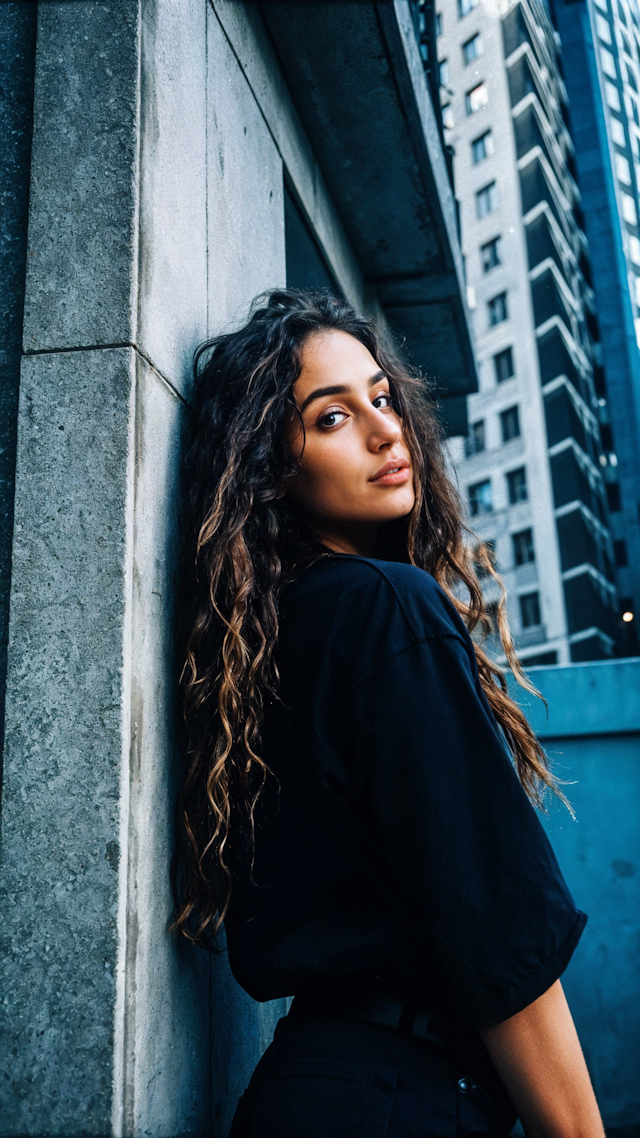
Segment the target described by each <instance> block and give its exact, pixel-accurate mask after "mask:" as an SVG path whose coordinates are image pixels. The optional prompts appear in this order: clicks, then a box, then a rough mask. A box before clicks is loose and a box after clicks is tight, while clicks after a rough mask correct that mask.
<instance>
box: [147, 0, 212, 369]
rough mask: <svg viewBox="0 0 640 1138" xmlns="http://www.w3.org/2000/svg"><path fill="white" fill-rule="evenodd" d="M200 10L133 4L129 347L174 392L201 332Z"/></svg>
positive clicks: (200, 4)
mask: <svg viewBox="0 0 640 1138" xmlns="http://www.w3.org/2000/svg"><path fill="white" fill-rule="evenodd" d="M206 11H207V4H206V2H205V0H146V2H145V3H144V4H142V23H141V29H142V35H141V59H142V66H141V95H140V205H139V211H140V233H139V274H140V279H139V285H138V300H137V304H138V320H137V324H138V332H137V344H138V346H139V347H140V348H141V349H142V351H143V352H144V353H145V355H147V356H148V357H149V358H150V359H152V360H153V363H154V365H155V366H156V367H157V368H158V369H159V370H160V371H161V372H162V373H163V374H164V375H166V376H168V377H169V378H170V379H171V382H172V383H173V384H174V385H175V386H176V387H178V389H179V390H181V391H182V390H184V389H185V388H184V385H185V383H186V382H187V381H188V378H189V375H190V370H191V368H190V365H191V354H192V352H193V348H194V345H195V344H196V343H197V342H198V340H200V339H203V338H204V337H205V335H206V332H207V195H206V151H207V140H206V128H207V124H206V98H207V58H206V52H207V44H206Z"/></svg>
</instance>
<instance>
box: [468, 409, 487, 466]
mask: <svg viewBox="0 0 640 1138" xmlns="http://www.w3.org/2000/svg"><path fill="white" fill-rule="evenodd" d="M485 446H486V441H485V434H484V419H479V420H478V422H477V423H472V424H471V427H470V428H469V434H468V435H467V437H466V439H465V441H464V450H465V454H466V456H467V458H470V457H471V455H472V454H481V452H482V451H483V450H484V449H485Z"/></svg>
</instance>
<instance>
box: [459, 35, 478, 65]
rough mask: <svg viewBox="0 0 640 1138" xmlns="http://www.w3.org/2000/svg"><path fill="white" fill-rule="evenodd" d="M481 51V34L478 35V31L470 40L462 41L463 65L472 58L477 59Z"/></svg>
mask: <svg viewBox="0 0 640 1138" xmlns="http://www.w3.org/2000/svg"><path fill="white" fill-rule="evenodd" d="M482 52H483V46H482V36H481V35H480V32H478V34H477V35H476V36H472V37H471V39H470V40H467V42H466V43H463V45H462V58H463V60H464V64H465V67H466V65H467V64H468V63H471V62H472V61H473V60H474V59H479V57H480V56H481V55H482Z"/></svg>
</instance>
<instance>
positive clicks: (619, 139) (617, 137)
mask: <svg viewBox="0 0 640 1138" xmlns="http://www.w3.org/2000/svg"><path fill="white" fill-rule="evenodd" d="M609 122H610V123H611V137H612V139H613V141H614V142H615V144H616V146H622V147H626V145H627V140H626V138H625V135H624V127H623V125H622V123H621V122H620V119H617V118H615V116H614V115H611V117H610V119H609Z"/></svg>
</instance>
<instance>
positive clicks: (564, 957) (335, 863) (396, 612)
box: [225, 555, 586, 1030]
mask: <svg viewBox="0 0 640 1138" xmlns="http://www.w3.org/2000/svg"><path fill="white" fill-rule="evenodd" d="M277 660H278V666H279V669H280V675H281V688H280V697H281V702H277V701H276V702H274V703H273V704H272V705H271V706H270V707H269V709H268V712H267V716H266V722H265V728H264V746H263V754H264V758H265V760H266V762H267V764H268V766H269V767H270V769H271V771H272V772H273V775H274V776H275V777H274V778H271V779H269V781H268V783H267V787H266V789H265V791H264V792H263V795H262V797H261V799H260V800H259V807H258V812H257V816H256V818H257V825H256V832H255V852H254V859H253V870H251V855H250V851H249V845H248V840H247V835H246V828H245V827H243V826H242V825H241V824H240V823H239V822H237V823H236V826H235V829H234V831H233V835H232V849H233V857H234V881H233V893H232V903H231V908H230V911H229V914H228V916H227V920H226V922H225V925H226V932H227V942H228V947H229V958H230V963H231V967H232V969H233V972H234V975H235V977H236V979H237V980H238V981H239V983H240V984H241V985H242V986H243V987H244V988H245V989H246V990H247V992H249V993H250V994H251V995H252V996H253V997H255V998H256V999H258V1000H269V999H273V998H275V997H277V996H285V995H294V994H298V993H303V992H308V991H314V990H318V991H320V990H322V989H323V987H327V986H329V987H332V988H333V989H335V988H336V987H339V986H340V985H342V984H344V986H345V987H346V988H347V990H349V991H350V992H353V990H354V987H355V986H356V985H360V984H362V985H365V986H368V987H370V986H372V985H380V986H382V987H384V988H385V989H386V990H392V991H394V992H397V993H398V994H403V995H406V996H412V997H413V998H416V999H419V1000H421V1001H423V1002H424V1003H426V1004H427V1006H428V1007H430V1008H431V1010H432V1011H433V1012H434V1014H436V1015H437V1016H439V1017H441V1018H442V1019H443V1020H445V1021H446V1022H447V1024H448V1025H449V1027H450V1029H451V1028H453V1029H454V1030H466V1029H469V1028H475V1027H479V1026H484V1025H488V1024H491V1023H497V1022H500V1021H501V1020H504V1019H506V1018H508V1017H509V1016H511V1015H514V1014H515V1013H516V1012H518V1011H520V1010H521V1009H522V1008H524V1007H526V1006H527V1004H529V1003H531V1001H532V1000H534V999H536V998H537V997H538V996H540V995H542V993H543V992H545V991H546V989H547V988H548V987H549V986H550V985H551V984H552V983H553V981H554V980H556V979H557V978H558V976H559V975H560V974H561V973H562V972H563V970H564V969H565V968H566V966H567V964H568V962H569V960H570V957H571V954H572V952H573V950H574V948H575V946H576V944H577V942H578V939H579V937H580V935H581V932H582V929H583V927H584V924H585V922H586V917H585V915H584V914H583V913H581V912H579V911H578V910H577V909H576V907H575V905H574V903H573V900H572V898H571V895H570V894H569V891H568V889H567V886H566V884H565V882H564V880H563V878H562V875H561V873H560V870H559V868H558V865H557V862H556V859H555V856H554V854H553V851H552V849H551V846H550V844H549V841H548V839H547V837H546V835H545V833H544V831H543V829H542V826H541V825H540V822H539V820H538V817H537V815H536V813H535V811H534V809H533V808H532V806H531V805H530V803H529V801H528V799H527V798H526V796H525V794H524V791H523V790H522V787H521V785H520V783H519V781H518V778H517V776H516V774H515V771H514V768H513V765H512V762H511V759H510V756H509V753H508V751H507V748H506V746H505V743H504V741H503V738H502V735H501V733H500V730H499V728H498V727H497V724H496V722H495V719H494V717H493V715H492V713H491V710H490V708H489V705H488V703H487V701H486V698H485V696H484V693H483V692H482V689H481V686H480V682H479V678H478V672H477V668H476V662H475V654H474V650H473V645H472V643H471V640H470V638H469V635H468V633H467V630H466V628H465V626H464V624H463V622H462V621H461V619H460V617H459V616H458V614H457V613H456V611H455V609H454V607H453V606H452V604H451V603H450V601H449V600H448V599H447V597H446V596H445V594H444V593H443V592H442V590H441V589H440V588H439V587H438V586H437V585H436V583H435V581H434V580H433V578H432V577H431V576H430V575H429V574H428V573H426V572H424V571H423V570H421V569H416V568H414V567H412V566H408V565H401V564H397V563H394V562H384V561H374V560H370V559H366V558H361V557H353V556H347V555H332V556H329V557H327V558H325V559H324V560H321V561H320V562H318V563H316V565H314V566H313V567H312V568H311V569H308V570H307V571H306V572H305V573H304V574H303V575H302V576H301V577H300V578H299V579H298V580H297V581H295V582H294V583H293V584H291V585H289V586H288V587H287V589H286V591H285V596H284V598H283V603H282V614H281V634H280V640H279V644H278V649H277Z"/></svg>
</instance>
